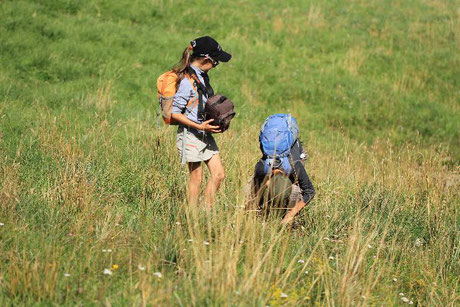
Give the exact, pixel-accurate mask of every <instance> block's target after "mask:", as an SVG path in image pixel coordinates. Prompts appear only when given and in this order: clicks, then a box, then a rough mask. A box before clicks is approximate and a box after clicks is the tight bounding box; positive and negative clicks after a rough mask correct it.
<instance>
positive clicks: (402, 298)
mask: <svg viewBox="0 0 460 307" xmlns="http://www.w3.org/2000/svg"><path fill="white" fill-rule="evenodd" d="M401 300H402V301H403V302H404V303H409V299H408V298H407V297H405V296H403V297H401Z"/></svg>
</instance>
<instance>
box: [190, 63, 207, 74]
mask: <svg viewBox="0 0 460 307" xmlns="http://www.w3.org/2000/svg"><path fill="white" fill-rule="evenodd" d="M192 65H193V66H195V67H196V68H198V69H200V70H201V71H202V72H204V73H208V71H209V69H205V68H204V67H203V66H204V65H201V63H200V62H199V61H193V62H192Z"/></svg>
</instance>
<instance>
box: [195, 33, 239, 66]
mask: <svg viewBox="0 0 460 307" xmlns="http://www.w3.org/2000/svg"><path fill="white" fill-rule="evenodd" d="M190 44H191V45H192V49H193V55H194V56H210V57H211V58H213V59H214V60H216V61H219V62H228V61H230V59H231V58H232V55H231V54H230V53H227V52H225V51H223V50H222V47H221V46H220V45H219V43H218V42H216V40H215V39H214V38H212V37H210V36H203V37H199V38H197V39H195V40H193V41H191V42H190Z"/></svg>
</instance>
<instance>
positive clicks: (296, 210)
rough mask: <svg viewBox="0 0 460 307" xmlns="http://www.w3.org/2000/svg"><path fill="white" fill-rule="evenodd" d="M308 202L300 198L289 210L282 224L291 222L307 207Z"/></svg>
mask: <svg viewBox="0 0 460 307" xmlns="http://www.w3.org/2000/svg"><path fill="white" fill-rule="evenodd" d="M305 205H306V203H305V202H304V201H303V200H299V201H298V202H297V203H296V204H295V206H294V207H293V208H292V209H291V210H289V212H288V213H287V214H286V215H285V216H284V218H283V220H282V221H281V224H282V225H286V224H289V223H290V222H292V220H293V219H294V216H295V215H296V214H297V213H299V211H300V210H302V208H303V207H305Z"/></svg>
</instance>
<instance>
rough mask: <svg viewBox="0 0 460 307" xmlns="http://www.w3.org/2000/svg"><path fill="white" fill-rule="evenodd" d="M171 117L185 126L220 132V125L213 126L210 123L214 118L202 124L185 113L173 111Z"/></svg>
mask: <svg viewBox="0 0 460 307" xmlns="http://www.w3.org/2000/svg"><path fill="white" fill-rule="evenodd" d="M171 118H172V119H174V120H175V121H177V122H179V123H181V124H182V125H184V126H188V127H192V128H195V129H197V130H204V131H207V132H212V133H219V132H220V130H219V126H213V125H211V124H210V123H211V122H212V121H213V119H210V120H207V121H205V122H202V123H201V124H197V123H195V122H194V121H192V120H190V119H188V118H187V116H185V115H184V114H179V113H172V114H171Z"/></svg>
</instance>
